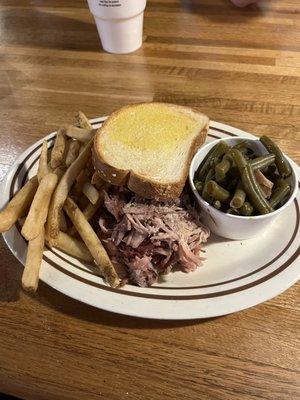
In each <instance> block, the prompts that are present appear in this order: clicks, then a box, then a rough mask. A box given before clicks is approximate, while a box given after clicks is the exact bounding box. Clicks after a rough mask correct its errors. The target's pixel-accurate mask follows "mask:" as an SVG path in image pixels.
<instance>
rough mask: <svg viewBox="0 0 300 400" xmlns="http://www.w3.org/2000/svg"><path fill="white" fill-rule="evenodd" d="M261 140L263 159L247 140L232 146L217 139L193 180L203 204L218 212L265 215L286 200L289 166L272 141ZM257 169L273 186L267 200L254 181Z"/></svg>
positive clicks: (264, 138) (288, 185)
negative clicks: (205, 203) (256, 153)
mask: <svg viewBox="0 0 300 400" xmlns="http://www.w3.org/2000/svg"><path fill="white" fill-rule="evenodd" d="M260 141H261V143H262V144H263V145H264V147H265V148H266V150H267V151H268V154H266V155H263V156H261V155H260V156H258V155H255V153H254V151H253V150H252V149H251V145H250V142H249V141H247V140H242V141H240V142H238V143H237V144H236V145H235V146H233V147H230V146H229V145H228V144H227V143H226V142H225V141H222V140H220V141H219V142H218V143H217V144H216V145H215V146H214V147H213V148H212V149H211V150H210V151H209V153H208V154H207V156H206V157H205V159H204V160H203V162H202V163H201V165H200V166H199V168H198V170H197V172H196V174H195V178H194V183H195V187H196V189H197V191H198V192H199V194H200V195H201V196H202V198H203V199H204V200H205V201H207V202H208V203H210V204H211V205H212V206H213V207H215V208H216V209H218V210H220V211H223V212H226V213H228V214H233V215H242V216H251V215H263V214H268V213H270V212H272V211H274V210H275V209H277V208H279V207H281V206H282V205H283V204H284V203H285V202H286V201H287V199H288V197H289V194H290V191H291V187H290V184H289V182H288V180H287V179H286V178H288V177H289V176H290V175H291V174H292V170H291V166H290V164H289V163H288V161H287V160H286V158H285V157H284V155H283V153H282V151H281V150H280V148H279V147H278V146H277V145H276V144H275V143H274V142H273V141H272V139H270V138H269V137H267V136H262V137H261V138H260ZM257 170H259V171H261V173H262V174H263V175H264V176H265V177H266V178H267V179H268V180H270V181H271V182H272V183H273V187H272V190H271V196H269V197H268V198H266V195H265V193H264V191H263V190H262V188H261V186H260V184H259V183H258V182H257V180H256V173H255V171H257Z"/></svg>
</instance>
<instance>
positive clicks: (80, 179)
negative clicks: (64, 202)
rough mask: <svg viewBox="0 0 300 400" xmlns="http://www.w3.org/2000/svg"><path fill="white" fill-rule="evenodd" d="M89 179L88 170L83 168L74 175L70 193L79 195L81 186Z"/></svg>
mask: <svg viewBox="0 0 300 400" xmlns="http://www.w3.org/2000/svg"><path fill="white" fill-rule="evenodd" d="M89 179H90V172H89V170H88V169H86V168H84V169H83V170H82V171H80V173H79V174H78V176H77V177H76V183H75V185H74V186H73V188H72V194H74V195H75V196H79V195H81V193H82V188H83V186H84V184H85V183H86V182H87V181H88V180H89Z"/></svg>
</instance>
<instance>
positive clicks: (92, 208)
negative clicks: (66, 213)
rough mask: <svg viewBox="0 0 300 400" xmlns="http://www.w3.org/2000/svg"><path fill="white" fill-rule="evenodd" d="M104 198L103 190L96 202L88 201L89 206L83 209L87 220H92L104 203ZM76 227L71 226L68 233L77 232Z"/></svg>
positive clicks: (73, 233)
mask: <svg viewBox="0 0 300 400" xmlns="http://www.w3.org/2000/svg"><path fill="white" fill-rule="evenodd" d="M103 199H104V193H103V191H102V192H100V196H99V199H98V201H97V203H96V204H92V203H90V202H88V204H87V206H86V207H85V208H84V209H83V210H82V214H83V215H84V216H85V218H86V220H87V221H90V220H91V218H93V216H94V215H95V214H96V212H97V210H98V208H99V207H100V206H101V205H102V203H103ZM76 232H77V231H76V228H75V226H74V225H73V226H71V228H69V229H68V234H69V235H71V236H73V235H75V234H76Z"/></svg>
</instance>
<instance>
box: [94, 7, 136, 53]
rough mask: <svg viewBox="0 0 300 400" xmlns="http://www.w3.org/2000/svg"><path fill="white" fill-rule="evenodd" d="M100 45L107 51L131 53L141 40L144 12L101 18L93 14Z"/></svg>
mask: <svg viewBox="0 0 300 400" xmlns="http://www.w3.org/2000/svg"><path fill="white" fill-rule="evenodd" d="M94 18H95V22H96V25H97V29H98V32H99V36H100V39H101V43H102V47H103V49H104V50H106V51H108V52H109V53H116V54H125V53H131V52H133V51H135V50H137V49H138V48H140V47H141V45H142V42H143V19H144V13H143V12H142V13H140V14H138V15H136V16H134V17H131V18H126V19H102V18H98V17H96V16H94Z"/></svg>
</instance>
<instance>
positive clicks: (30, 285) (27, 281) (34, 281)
mask: <svg viewBox="0 0 300 400" xmlns="http://www.w3.org/2000/svg"><path fill="white" fill-rule="evenodd" d="M44 242H45V229H44V227H43V229H42V231H41V232H40V234H39V235H38V236H37V237H36V238H35V239H33V240H30V241H29V243H28V249H27V256H26V263H25V268H24V271H23V276H22V287H23V289H24V290H26V291H27V292H36V290H37V287H38V282H39V272H40V268H41V263H42V258H43V250H44Z"/></svg>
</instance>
